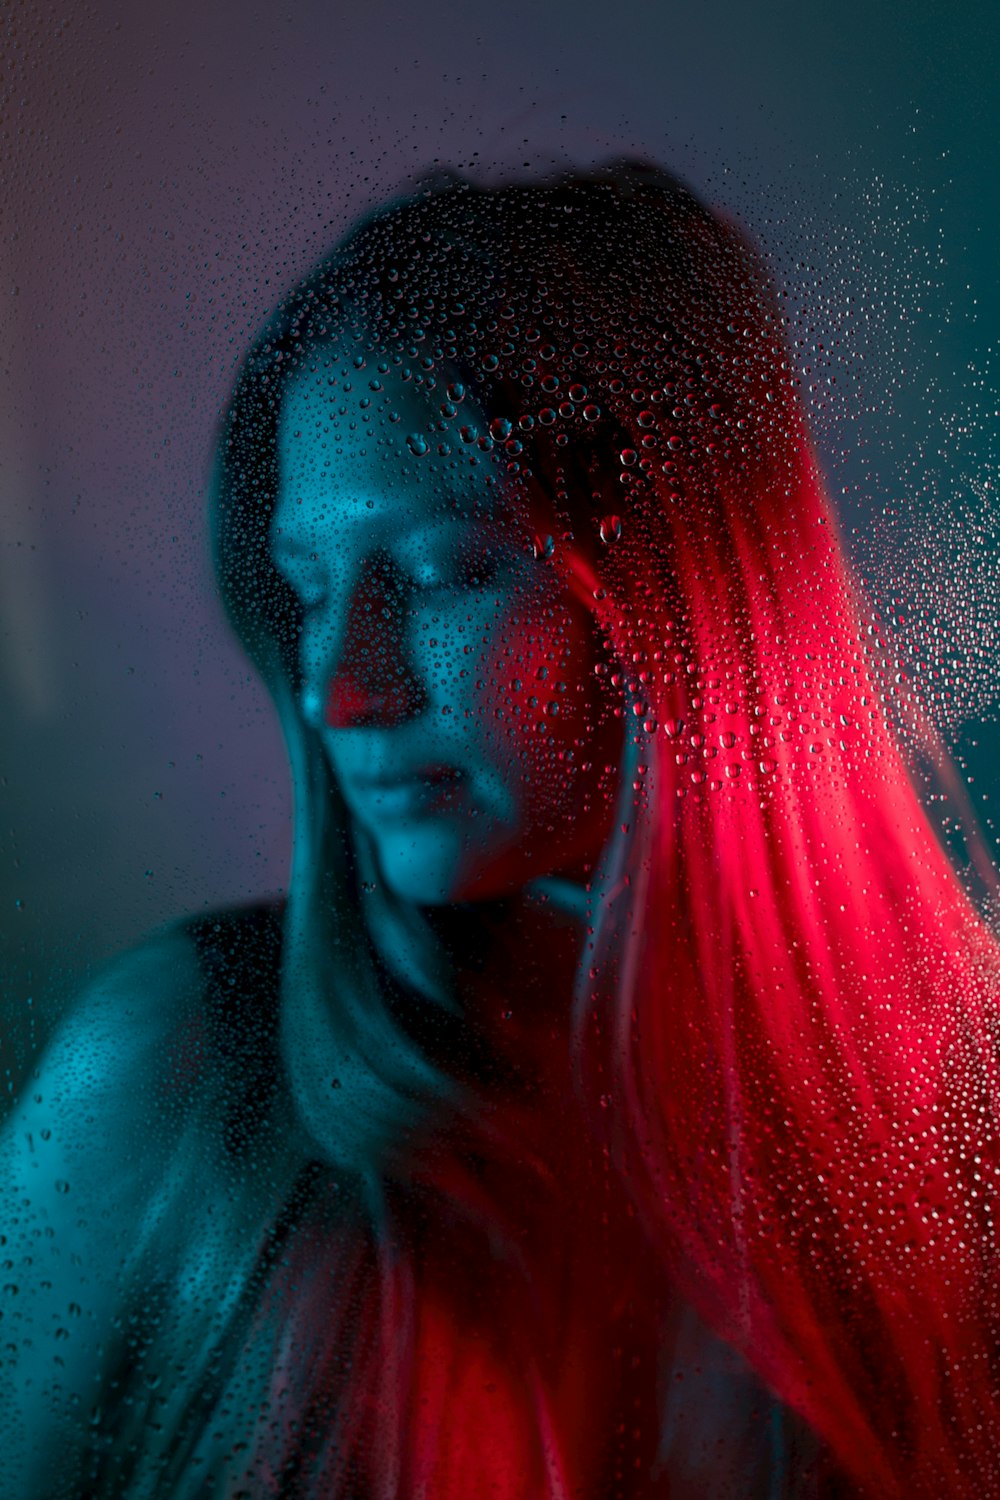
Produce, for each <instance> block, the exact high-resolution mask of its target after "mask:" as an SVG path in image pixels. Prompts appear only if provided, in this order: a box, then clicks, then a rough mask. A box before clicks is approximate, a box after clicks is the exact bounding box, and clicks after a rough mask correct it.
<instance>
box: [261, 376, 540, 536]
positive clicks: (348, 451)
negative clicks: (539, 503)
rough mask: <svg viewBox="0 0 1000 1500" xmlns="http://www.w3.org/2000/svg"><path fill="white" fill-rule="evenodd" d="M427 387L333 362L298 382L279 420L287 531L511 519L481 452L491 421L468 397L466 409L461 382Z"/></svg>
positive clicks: (293, 380) (282, 525)
mask: <svg viewBox="0 0 1000 1500" xmlns="http://www.w3.org/2000/svg"><path fill="white" fill-rule="evenodd" d="M419 379H420V377H419V375H416V374H414V375H410V376H409V378H406V377H405V376H404V373H403V371H401V370H397V369H391V370H386V369H385V368H384V367H380V366H377V365H376V364H375V362H374V361H370V362H368V364H367V365H366V366H365V367H364V368H361V369H357V368H355V367H354V363H353V361H352V360H350V359H347V360H342V359H340V360H339V359H337V358H336V357H334V356H332V355H331V356H325V355H323V356H320V357H318V358H317V359H316V360H314V361H312V362H311V363H310V365H309V366H308V367H307V368H303V369H301V370H298V371H296V372H295V374H293V375H292V376H291V377H290V379H289V382H288V385H287V387H286V389H285V393H284V398H283V400H282V404H281V411H280V414H279V418H278V434H277V438H278V446H277V458H278V495H277V503H276V509H275V515H274V525H275V527H276V528H277V529H278V530H280V531H282V532H289V531H291V532H295V531H296V530H299V529H301V528H309V529H311V528H313V527H315V526H316V525H318V524H321V523H322V522H323V521H328V522H336V523H337V524H338V525H344V526H347V525H351V524H352V523H358V524H362V525H363V526H364V527H365V528H366V529H371V530H373V531H374V530H380V529H385V530H388V531H392V530H395V529H396V528H398V527H399V526H400V525H404V524H406V525H421V524H426V523H428V522H433V521H436V520H441V519H450V518H454V517H456V516H458V517H467V518H469V519H485V520H497V519H500V518H501V516H503V515H505V514H509V506H510V495H509V492H508V491H507V489H506V487H503V486H502V485H501V484H500V483H499V476H498V475H497V472H496V469H495V466H494V463H493V462H492V461H491V459H490V458H489V456H488V454H483V453H482V452H481V451H480V450H479V448H478V446H477V441H476V439H477V437H478V435H480V434H482V433H484V432H485V431H486V425H487V423H486V418H485V417H484V415H483V413H482V412H481V411H480V410H479V408H478V407H477V406H476V405H475V404H474V402H473V401H472V400H471V399H470V398H469V397H468V396H466V395H465V393H464V392H461V394H460V397H459V399H458V400H457V401H456V400H455V396H456V388H455V385H454V384H452V385H450V386H449V385H448V384H446V383H445V382H444V381H441V380H437V381H435V382H433V383H430V382H422V383H421V384H419V385H418V384H417V381H418V380H419ZM460 390H461V388H459V391H460ZM463 429H464V433H463Z"/></svg>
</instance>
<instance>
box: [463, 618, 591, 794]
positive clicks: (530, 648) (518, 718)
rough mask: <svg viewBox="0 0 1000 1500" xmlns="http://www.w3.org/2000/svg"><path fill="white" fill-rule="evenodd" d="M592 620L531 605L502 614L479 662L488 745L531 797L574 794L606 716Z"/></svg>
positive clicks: (487, 637)
mask: <svg viewBox="0 0 1000 1500" xmlns="http://www.w3.org/2000/svg"><path fill="white" fill-rule="evenodd" d="M597 653H598V648H597V642H596V640H595V637H594V634H593V631H592V627H591V622H590V619H589V616H586V615H584V614H583V612H582V610H581V611H580V612H579V613H578V612H576V611H574V610H573V609H572V608H570V607H568V606H567V605H566V604H565V603H563V602H561V601H560V602H559V603H556V604H554V605H553V604H548V605H546V604H540V603H538V602H535V601H530V602H526V603H524V604H522V605H521V606H520V607H518V606H517V605H516V604H510V605H507V606H506V607H505V608H503V609H501V610H499V611H497V612H496V613H495V614H494V616H493V619H492V624H491V628H490V629H489V630H488V631H485V632H483V634H482V636H481V640H480V648H479V654H478V657H477V658H476V680H477V682H478V683H479V684H481V686H480V687H479V688H478V689H477V698H478V705H479V712H480V720H481V723H482V726H483V730H484V732H485V734H486V735H487V737H488V739H489V742H490V744H491V746H493V747H494V748H495V751H496V753H498V754H499V755H500V756H501V757H502V758H503V759H504V760H505V761H506V762H509V763H510V766H511V770H512V772H513V773H514V774H515V775H517V776H518V777H520V778H522V779H523V784H524V785H525V786H526V788H527V789H528V791H529V794H533V797H534V800H538V801H541V802H544V803H547V802H551V801H552V791H553V784H554V785H555V787H556V789H557V790H558V791H560V792H570V791H571V790H572V783H573V782H574V781H575V780H576V778H577V775H578V771H579V767H580V766H581V765H582V764H585V763H586V762H587V761H588V760H589V759H590V758H591V757H590V750H591V748H592V746H593V745H594V743H595V742H596V740H597V739H599V738H600V737H601V734H602V720H603V718H604V717H606V714H607V712H608V711H609V706H608V705H606V704H605V703H604V702H603V701H602V700H601V697H600V694H599V691H598V687H597V678H596V676H595V674H594V668H595V666H596V664H597Z"/></svg>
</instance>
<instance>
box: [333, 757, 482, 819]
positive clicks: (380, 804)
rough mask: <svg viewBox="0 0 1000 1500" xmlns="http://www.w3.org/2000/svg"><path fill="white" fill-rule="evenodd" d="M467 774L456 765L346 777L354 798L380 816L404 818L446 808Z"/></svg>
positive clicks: (462, 787) (463, 784)
mask: <svg viewBox="0 0 1000 1500" xmlns="http://www.w3.org/2000/svg"><path fill="white" fill-rule="evenodd" d="M466 780H467V778H466V774H465V772H464V771H461V770H459V769H458V768H457V767H455V766H440V765H433V766H422V767H420V768H419V769H417V770H415V771H409V772H403V773H399V772H395V771H394V772H387V773H385V774H382V775H374V776H373V775H364V774H362V775H357V776H351V777H350V778H349V781H348V784H349V789H350V791H351V792H352V793H353V795H354V797H355V798H358V799H359V800H361V801H362V802H364V803H365V804H367V805H368V806H369V807H370V808H371V810H372V812H373V813H375V814H377V815H381V816H382V817H405V816H407V815H419V814H420V813H426V812H433V811H436V810H438V809H442V808H445V807H447V806H448V805H449V804H451V803H452V802H454V801H455V799H456V797H457V796H458V795H460V794H461V792H462V790H463V789H464V786H465V782H466Z"/></svg>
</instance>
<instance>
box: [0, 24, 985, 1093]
mask: <svg viewBox="0 0 1000 1500" xmlns="http://www.w3.org/2000/svg"><path fill="white" fill-rule="evenodd" d="M0 19H2V22H3V26H4V28H5V35H4V41H3V47H4V90H5V93H4V103H3V113H2V120H0V205H2V215H0V308H2V317H0V335H2V339H3V359H2V373H0V380H2V392H0V435H2V440H0V514H2V530H0V627H2V636H0V799H2V810H0V829H2V838H3V873H2V893H0V942H2V945H3V976H4V990H3V995H4V998H3V1026H2V1032H0V1042H2V1047H3V1052H2V1055H0V1068H2V1069H3V1070H5V1072H4V1078H3V1082H4V1087H5V1088H6V1087H8V1086H9V1085H10V1084H11V1083H12V1082H13V1080H14V1079H15V1078H17V1077H18V1076H19V1075H20V1074H21V1073H23V1070H24V1068H25V1067H26V1065H27V1064H28V1062H29V1060H30V1057H31V1055H32V1047H33V1046H34V1045H36V1044H37V1043H38V1042H39V1041H40V1040H42V1039H43V1038H44V1036H45V1035H46V1033H47V1031H48V1029H49V1028H50V1026H51V1024H52V1021H53V1019H54V1017H55V1016H56V1015H57V1014H58V1013H59V1010H60V1008H61V1006H63V1005H64V1003H65V1000H66V996H67V995H68V994H69V993H71V991H72V990H73V988H74V987H75V986H76V985H77V984H78V983H79V982H80V979H81V977H82V976H84V975H85V974H86V973H88V972H89V971H91V970H92V969H93V968H94V966H95V965H98V964H99V963H100V962H101V961H102V960H104V959H105V958H106V957H107V956H108V955H109V954H111V953H113V952H114V951H115V950H116V949H118V948H120V947H122V946H123V945H125V944H128V943H130V942H133V941H135V940H136V939H138V938H139V936H140V935H141V934H142V933H144V932H146V931H147V930H149V929H150V928H153V927H155V926H156V925H157V924H160V923H162V922H164V921H166V920H168V919H169V918H171V917H173V916H176V915H179V914H182V913H184V912H188V911H195V910H201V909H204V908H205V907H210V906H214V905H218V904H225V903H230V902H235V901H241V900H245V899H248V898H251V897H253V896H254V895H256V894H258V893H263V892H269V891H275V890H278V889H280V887H281V886H282V885H283V883H284V880H285V871H286V862H287V857H288V847H289V789H288V783H287V776H286V770H285V765H284V759H283V752H282V747H281V743H280V739H279V735H278V733H277V729H276V725H275V722H274V718H273V715H272V713H271V710H270V707H269V704H268V702H267V701H266V699H265V697H264V695H263V694H262V692H261V690H260V688H259V687H258V685H257V683H256V682H255V681H254V679H253V677H252V676H251V675H250V673H249V669H248V667H247V665H246V663H245V662H244V661H243V659H242V658H241V656H240V654H239V652H238V650H237V649H236V647H235V645H234V643H233V642H232V641H231V639H230V637H229V635H228V634H227V631H226V628H225V626H224V624H223V622H222V620H221V617H220V612H219V609H218V607H217V605H216V602H215V600H214V597H213V593H212V589H211V584H210V580H209V576H208V571H207V566H206V545H205V535H204V520H203V516H204V505H205V492H206V479H207V474H208V469H209V460H210V453H211V447H212V442H213V436H214V433H215V430H216V425H217V421H218V416H219V412H220V408H221V407H222V406H223V404H224V402H225V400H226V397H227V394H228V391H229V389H230V385H231V382H232V379H233V375H234V371H235V368H236V363H237V361H238V359H239V357H240V354H241V351H242V350H243V349H244V348H245V346H246V343H247V341H248V339H249V338H250V336H251V335H252V333H253V331H254V330H255V329H256V328H257V326H258V325H259V323H260V322H261V320H262V319H263V317H264V316H265V314H266V313H267V311H268V310H269V309H270V307H271V306H272V305H273V303H274V302H275V301H276V300H277V297H278V295H279V294H280V292H281V291H282V289H283V288H284V287H285V286H286V285H287V284H289V283H290V282H291V281H292V280H293V279H294V278H295V277H296V276H297V275H298V274H300V273H302V272H303V271H305V270H306V269H307V268H308V266H309V265H310V264H311V262H312V261H313V260H314V259H315V258H316V257H317V256H318V255H319V253H320V251H321V250H322V249H323V247H325V246H326V245H328V244H329V243H331V242H332V241H333V240H334V239H335V238H336V237H337V235H338V234H339V233H340V232H341V231H342V230H343V228H344V227H346V225H347V224H348V223H349V222H350V220H351V219H352V218H354V217H355V216H356V215H357V214H358V213H360V212H362V211H363V210H364V209H366V208H367V207H369V206H370V205H371V204H373V203H375V202H377V201H379V200H381V199H383V198H385V197H386V196H388V195H390V194H391V193H393V192H394V191H396V190H398V189H400V188H405V186H406V184H407V180H408V176H409V175H410V174H413V173H416V172H419V171H421V170H423V169H426V168H427V167H428V166H430V165H432V164H433V163H435V162H440V163H445V164H449V165H455V166H460V167H464V168H466V169H471V170H476V171H479V172H481V173H483V174H484V175H486V176H497V175H503V173H504V172H505V171H507V170H511V169H513V168H517V169H519V170H524V168H525V167H528V168H530V169H544V168H545V167H546V166H547V165H555V164H559V163H565V162H573V163H579V164H586V163H589V162H593V161H594V160H598V159H600V158H603V157H606V156H607V155H609V154H612V153H616V152H618V153H620V152H628V153H641V154H645V155H648V156H652V157H655V158H657V159H658V160H660V161H662V162H663V163H664V164H665V165H667V166H669V167H671V168H672V169H673V170H674V171H676V172H677V173H679V174H680V175H681V176H683V177H685V178H686V179H687V180H688V181H689V182H690V183H691V184H692V186H694V187H695V188H696V189H697V190H699V191H700V192H701V193H702V194H703V195H704V196H705V197H707V198H708V199H709V200H710V201H711V202H713V203H714V204H716V205H720V206H724V207H727V208H728V209H730V210H731V211H732V212H733V213H735V214H736V215H737V216H738V217H739V218H740V219H741V220H742V221H743V222H744V223H745V224H746V225H747V226H748V227H749V228H750V230H751V231H752V232H753V233H754V234H755V235H756V236H757V238H758V240H759V241H760V242H761V243H762V244H763V245H764V247H765V249H766V250H767V252H768V254H769V256H770V257H771V263H772V268H773V271H774V274H775V276H776V277H777V279H778V281H779V283H780V285H781V288H782V290H783V291H784V292H785V293H786V294H787V297H788V301H789V306H790V307H792V308H793V309H795V310H796V319H797V321H796V322H795V324H794V330H795V337H796V340H797V349H796V359H797V361H798V362H799V364H800V370H801V374H802V378H803V381H804V386H805V388H806V389H807V390H808V398H809V401H810V404H811V408H812V412H813V418H814V421H815V423H816V431H817V436H818V441H819V445H820V450H821V454H822V458H823V462H824V464H825V465H826V468H827V472H828V474H829V477H830V482H831V485H832V487H833V490H834V493H835V494H836V496H837V499H838V503H839V504H840V506H841V511H842V516H843V523H844V529H845V535H846V536H847V537H848V540H849V543H850V545H851V547H852V549H853V551H854V553H855V556H856V558H857V560H858V563H859V567H860V568H861V569H862V571H863V573H864V574H865V576H866V577H867V578H868V579H869V581H870V583H871V586H872V589H873V591H874V592H875V593H876V595H877V596H878V597H879V598H880V599H882V600H884V601H885V602H886V607H887V608H888V609H890V610H891V609H895V608H898V609H899V611H900V614H899V618H900V619H901V620H902V621H903V624H902V626H901V627H900V628H901V629H902V630H903V631H904V632H905V631H907V630H909V631H911V632H913V639H912V640H911V642H910V644H911V645H912V646H913V648H914V650H917V651H919V650H920V649H922V648H921V645H920V641H918V640H916V636H918V635H920V633H921V632H923V636H924V637H927V639H926V640H925V641H924V647H923V649H925V654H926V652H927V651H932V650H938V651H939V654H940V657H941V661H940V663H937V662H934V663H931V667H933V669H934V670H938V671H939V672H943V673H944V674H945V675H944V677H940V678H939V688H940V691H938V693H937V700H938V702H939V704H940V706H941V708H942V715H943V722H944V721H946V727H947V730H948V733H949V735H950V736H951V738H952V742H953V743H954V744H955V746H956V747H957V749H958V751H959V754H960V756H961V757H962V758H963V763H964V764H965V765H966V766H967V767H968V768H969V774H970V775H972V774H975V776H976V778H977V780H976V783H975V785H976V793H977V795H978V796H979V797H980V798H981V797H982V794H983V792H984V791H985V792H986V794H987V795H988V793H989V789H990V785H991V782H990V777H991V776H992V778H993V780H992V785H993V787H994V790H995V791H996V794H997V796H1000V767H997V768H994V760H995V759H996V756H997V754H1000V739H998V738H997V734H996V731H995V727H994V725H995V719H996V713H995V708H996V703H997V700H998V698H1000V687H998V682H1000V677H998V665H1000V656H998V653H997V652H996V651H995V650H994V645H995V644H996V637H997V625H996V622H997V617H998V606H997V571H998V568H997V545H998V541H1000V536H998V532H997V529H996V527H995V525H994V522H993V520H992V516H993V509H992V507H993V504H994V501H995V488H994V486H995V466H994V467H991V465H994V464H995V451H996V450H995V434H996V409H997V405H998V392H997V383H996V363H995V347H996V330H997V319H998V311H1000V296H998V293H1000V284H998V277H997V245H998V229H1000V223H998V220H1000V214H998V189H997V182H998V170H1000V160H998V157H1000V150H998V140H1000V128H998V127H1000V96H998V87H997V82H996V80H997V76H998V67H1000V56H998V53H1000V48H998V41H1000V12H998V11H997V7H996V5H995V3H993V0H984V3H978V0H953V3H945V0H936V3H929V0H907V3H905V4H904V3H901V0H840V3H838V4H837V5H829V4H825V3H821V0H745V3H738V0H716V3H702V4H698V5H695V4H692V3H690V0H687V3H684V4H681V3H679V0H650V3H643V0H618V3H616V4H614V5H609V4H606V5H600V4H597V3H595V0H572V3H571V0H508V3H501V0H463V3H462V4H458V3H452V0H422V3H412V0H410V3H403V0H364V3H361V4H357V5H354V6H351V5H347V4H345V3H343V0H322V3H320V0H283V3H271V0H268V3H266V4H259V5H257V6H254V5H253V4H252V3H247V0H240V3H239V4H237V3H236V0H172V3H171V4H169V5H167V4H161V5H158V6H153V5H147V4H141V3H139V0H60V3H56V4H49V3H34V0H23V3H20V0H7V3H6V4H5V5H4V7H3V9H2V11H0ZM991 527H993V529H992V530H991ZM892 600H895V601H896V602H895V604H893V603H892V602H891V601H892ZM914 601H916V602H914ZM914 621H916V624H914ZM932 626H934V627H936V628H937V635H936V636H935V635H934V634H933V629H932ZM931 638H933V644H932V643H931ZM925 665H926V664H925ZM928 669H929V668H928ZM991 734H992V736H993V737H992V739H991Z"/></svg>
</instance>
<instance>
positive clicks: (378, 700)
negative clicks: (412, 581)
mask: <svg viewBox="0 0 1000 1500" xmlns="http://www.w3.org/2000/svg"><path fill="white" fill-rule="evenodd" d="M406 605H407V589H406V582H405V579H404V578H403V577H402V576H401V574H400V573H399V571H398V570H397V569H396V568H394V567H393V564H392V561H391V559H390V558H388V557H387V556H385V555H377V556H376V557H374V558H372V559H369V561H368V562H367V564H366V566H365V568H364V572H363V575H362V578H361V580H360V582H359V583H358V585H357V587H356V588H355V590H354V592H353V594H352V596H351V599H350V603H349V605H348V609H347V619H346V622H345V628H344V635H343V641H342V646H341V649H340V653H339V657H338V659H337V661H336V664H335V667H334V671H333V674H332V676H331V677H330V678H329V681H328V683H327V685H326V691H325V695H324V705H323V721H324V723H325V724H326V725H327V726H328V727H329V728H330V729H359V728H366V727H374V726H390V725H393V724H399V723H403V722H404V721H405V720H407V719H410V718H414V717H415V716H416V715H417V714H419V713H420V712H421V710H422V709H423V708H424V706H425V704H426V695H425V693H424V690H423V686H422V684H421V682H420V679H419V677H418V676H417V674H416V673H415V671H414V669H413V664H412V662H411V661H410V660H409V656H408V652H407V648H406V639H405V637H406Z"/></svg>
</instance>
